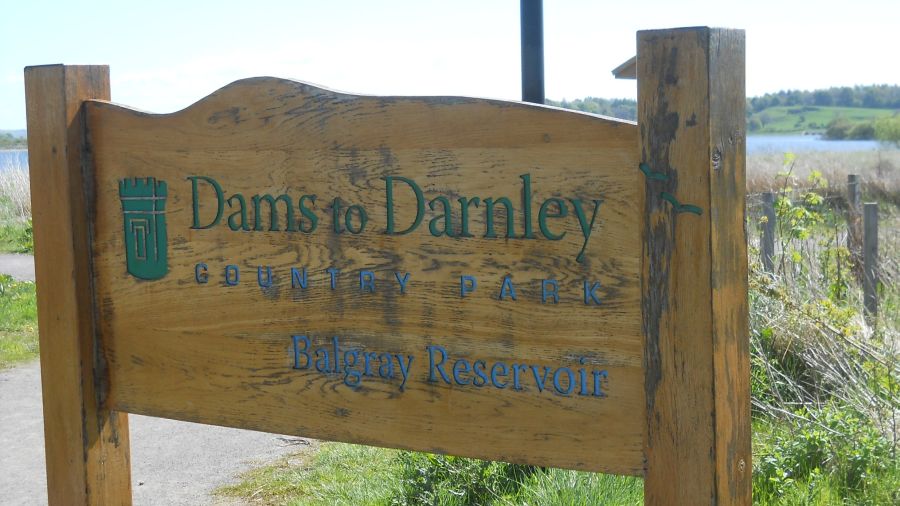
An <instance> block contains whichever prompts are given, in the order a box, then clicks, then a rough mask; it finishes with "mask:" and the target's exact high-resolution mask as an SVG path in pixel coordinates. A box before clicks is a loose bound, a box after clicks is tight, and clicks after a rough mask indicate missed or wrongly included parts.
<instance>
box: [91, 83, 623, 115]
mask: <svg viewBox="0 0 900 506" xmlns="http://www.w3.org/2000/svg"><path fill="white" fill-rule="evenodd" d="M266 87H269V88H270V89H269V90H266ZM248 91H249V92H251V93H253V92H255V93H268V94H270V95H272V96H276V95H278V96H285V95H290V94H292V93H293V94H294V95H295V96H297V97H300V96H308V97H313V96H327V97H331V98H333V99H335V100H338V101H341V102H344V101H347V102H350V101H355V100H372V99H374V100H378V101H380V102H382V103H385V104H387V103H396V102H423V103H426V104H428V105H432V106H453V105H461V104H484V105H488V106H493V107H500V108H506V107H521V108H530V109H538V110H546V111H552V112H557V113H564V114H574V115H578V116H585V117H588V118H593V119H599V120H602V121H606V122H609V123H614V124H623V125H637V122H636V121H631V120H626V119H621V118H614V117H612V116H604V115H601V114H593V113H589V112H585V111H578V110H575V109H565V108H562V107H556V106H552V105H546V104H535V103H531V102H519V101H515V100H503V99H495V98H480V97H468V96H453V95H450V96H444V95H365V94H354V93H347V92H342V91H337V90H333V89H331V88H327V87H325V86H320V85H317V84H312V83H309V82H305V81H300V80H297V79H288V78H283V77H272V76H259V77H248V78H244V79H238V80H237V81H233V82H231V83H228V84H226V85H225V86H222V87H221V88H219V89H217V90H216V91H214V92H212V93H210V94H209V95H206V96H204V97H203V98H201V99H199V100H197V101H196V102H194V103H192V104H189V105H188V106H186V107H184V108H182V109H179V110H176V111H173V112H169V113H155V112H151V111H146V110H143V109H140V108H137V107H134V106H130V105H126V104H120V103H118V102H115V101H111V100H87V102H92V103H96V104H102V105H104V106H112V107H115V108H119V109H124V110H127V111H128V112H131V113H135V114H138V115H140V116H148V117H157V118H163V117H179V116H183V115H187V114H190V113H191V112H192V111H193V110H194V109H197V108H199V107H201V106H203V105H207V104H211V103H216V102H222V103H223V104H227V103H234V102H237V99H238V98H239V97H240V96H241V95H242V94H245V93H247V92H248Z"/></svg>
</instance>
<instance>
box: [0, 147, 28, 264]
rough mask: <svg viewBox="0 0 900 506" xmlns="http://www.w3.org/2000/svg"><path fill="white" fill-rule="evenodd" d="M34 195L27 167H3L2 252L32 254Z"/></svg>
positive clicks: (0, 192) (0, 179) (0, 172)
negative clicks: (32, 204) (31, 190)
mask: <svg viewBox="0 0 900 506" xmlns="http://www.w3.org/2000/svg"><path fill="white" fill-rule="evenodd" d="M32 252H34V237H33V235H32V228H31V194H30V184H29V179H28V169H27V168H26V167H21V166H18V165H7V166H3V167H0V253H32Z"/></svg>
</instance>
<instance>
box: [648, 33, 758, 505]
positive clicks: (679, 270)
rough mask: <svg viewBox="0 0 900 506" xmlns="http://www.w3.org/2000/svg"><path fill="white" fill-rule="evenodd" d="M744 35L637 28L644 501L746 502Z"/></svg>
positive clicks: (747, 390)
mask: <svg viewBox="0 0 900 506" xmlns="http://www.w3.org/2000/svg"><path fill="white" fill-rule="evenodd" d="M743 47H744V46H743V32H742V31H737V30H719V29H709V28H689V29H675V30H658V31H646V32H639V33H638V59H637V77H638V124H639V125H640V137H641V161H642V162H644V163H645V164H646V165H647V166H648V167H650V168H651V169H652V170H653V172H654V173H655V174H659V176H658V177H655V178H652V179H651V178H648V180H647V187H646V191H645V192H644V193H643V194H642V206H643V208H644V209H645V212H644V213H642V216H644V219H645V222H644V232H645V236H644V241H643V258H644V265H643V281H642V289H643V293H644V299H643V308H644V329H643V332H644V334H645V339H646V341H645V359H644V360H645V366H646V396H647V397H646V401H647V441H646V445H647V448H646V454H647V462H646V476H645V481H644V492H645V501H646V503H647V504H750V490H751V487H750V472H751V467H750V418H749V415H750V398H749V362H748V360H749V358H748V357H749V354H748V336H747V322H746V315H747V267H746V258H747V257H746V242H745V235H744V191H745V190H744V188H745V180H744V160H745V146H744V139H745V132H744V130H743V117H744V115H743V108H744V100H745V99H744V52H743ZM667 196H669V197H667ZM675 202H677V203H679V204H680V205H679V206H675V205H673V203H675ZM685 204H687V205H691V206H696V207H697V208H699V210H700V211H701V214H699V215H696V214H691V213H687V212H684V211H685V210H686V208H685V207H684V206H685ZM679 210H680V211H682V212H679Z"/></svg>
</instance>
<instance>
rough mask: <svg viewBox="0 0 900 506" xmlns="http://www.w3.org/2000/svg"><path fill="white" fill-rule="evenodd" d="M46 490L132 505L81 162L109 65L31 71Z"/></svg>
mask: <svg viewBox="0 0 900 506" xmlns="http://www.w3.org/2000/svg"><path fill="white" fill-rule="evenodd" d="M25 90H26V102H27V117H28V155H29V170H30V177H31V181H32V184H31V199H32V200H31V202H32V214H33V223H34V245H35V271H36V272H35V275H36V280H37V294H38V326H39V330H40V346H41V384H42V390H43V406H44V440H45V449H46V458H47V485H48V494H49V502H50V504H51V505H56V504H59V505H62V504H65V505H69V504H130V502H131V477H130V471H129V469H130V468H129V452H128V423H127V422H128V419H127V417H125V416H124V415H121V414H119V413H116V412H111V411H109V410H108V409H107V408H105V407H104V406H102V405H101V403H100V396H101V388H102V384H103V381H104V378H103V375H104V370H103V360H102V356H100V355H99V349H98V345H97V343H96V340H95V325H94V313H93V305H92V300H93V299H92V292H91V281H92V280H91V256H90V237H89V228H88V224H89V222H88V215H87V212H86V204H85V202H86V199H85V195H84V192H83V188H84V185H83V181H82V158H83V156H84V155H85V153H84V152H83V150H82V145H83V137H84V130H83V115H82V113H81V105H82V103H83V101H84V100H85V99H91V98H96V99H108V98H109V69H108V67H105V66H62V65H51V66H42V67H28V68H26V69H25Z"/></svg>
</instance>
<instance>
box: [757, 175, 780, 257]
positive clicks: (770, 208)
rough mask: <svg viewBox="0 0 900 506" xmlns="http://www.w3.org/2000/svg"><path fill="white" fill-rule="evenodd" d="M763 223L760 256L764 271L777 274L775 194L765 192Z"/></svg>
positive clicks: (763, 197)
mask: <svg viewBox="0 0 900 506" xmlns="http://www.w3.org/2000/svg"><path fill="white" fill-rule="evenodd" d="M762 203H763V218H764V220H763V222H762V237H761V238H760V244H759V249H760V255H761V256H762V264H763V269H764V270H765V271H766V272H768V273H769V274H771V273H773V272H775V223H776V217H775V194H774V193H772V192H765V193H763V194H762Z"/></svg>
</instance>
